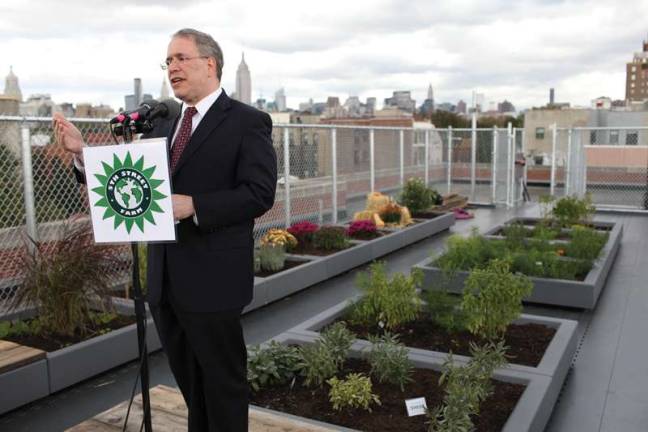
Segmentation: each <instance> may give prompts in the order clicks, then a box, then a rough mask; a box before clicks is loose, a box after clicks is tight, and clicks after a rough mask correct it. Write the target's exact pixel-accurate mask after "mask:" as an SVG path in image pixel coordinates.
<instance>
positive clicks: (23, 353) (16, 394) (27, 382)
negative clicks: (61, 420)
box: [0, 340, 49, 414]
mask: <svg viewBox="0 0 648 432" xmlns="http://www.w3.org/2000/svg"><path fill="white" fill-rule="evenodd" d="M0 389H2V391H0V414H3V413H5V412H7V411H10V410H12V409H14V408H17V407H19V406H21V405H24V404H26V403H29V402H31V401H34V400H36V399H40V398H42V397H45V396H47V395H48V394H49V386H48V379H47V361H46V360H45V352H44V351H41V350H38V349H35V348H30V347H25V346H22V345H18V344H16V343H13V342H8V341H3V340H0Z"/></svg>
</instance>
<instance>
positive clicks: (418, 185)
mask: <svg viewBox="0 0 648 432" xmlns="http://www.w3.org/2000/svg"><path fill="white" fill-rule="evenodd" d="M439 201H443V199H442V198H441V195H439V193H438V192H437V191H435V190H434V189H431V188H429V187H427V186H426V185H425V182H424V181H423V179H421V178H418V177H413V178H410V179H409V180H407V182H406V183H405V186H404V187H403V192H402V193H401V196H400V200H399V203H400V205H402V206H405V207H407V208H408V209H409V210H410V212H411V213H420V212H424V211H426V210H427V209H429V208H430V207H432V206H433V205H435V204H441V202H439Z"/></svg>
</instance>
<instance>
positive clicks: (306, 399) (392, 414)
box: [251, 359, 525, 432]
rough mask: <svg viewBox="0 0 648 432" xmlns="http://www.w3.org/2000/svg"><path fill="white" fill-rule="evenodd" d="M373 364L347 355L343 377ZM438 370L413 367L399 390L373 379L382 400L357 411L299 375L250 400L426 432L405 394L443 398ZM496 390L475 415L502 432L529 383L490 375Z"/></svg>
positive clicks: (349, 422)
mask: <svg viewBox="0 0 648 432" xmlns="http://www.w3.org/2000/svg"><path fill="white" fill-rule="evenodd" d="M370 369H371V367H370V366H369V364H368V363H366V362H365V361H362V360H357V359H349V360H347V363H346V365H345V367H344V370H343V371H342V372H341V373H339V374H338V377H340V378H343V377H345V376H346V375H347V374H348V373H352V372H361V373H364V374H365V375H367V376H368V375H369V372H370ZM440 376H441V375H440V373H439V372H436V371H433V370H431V369H414V371H413V374H412V376H411V378H412V382H410V383H409V384H407V385H406V386H405V391H401V389H400V387H399V386H398V385H393V384H381V383H379V382H378V381H377V380H375V379H373V378H372V383H373V386H372V390H373V393H374V394H376V395H378V397H379V398H380V402H381V405H372V412H368V411H364V410H362V409H357V410H352V411H350V410H342V411H335V410H333V408H332V405H331V403H330V402H329V399H328V391H329V386H328V385H327V384H325V385H323V386H322V387H319V388H308V387H305V386H304V385H303V384H302V379H301V377H298V378H297V379H296V382H295V385H294V386H293V387H292V389H291V388H290V385H283V386H274V387H269V388H267V389H262V390H261V391H259V392H257V393H252V395H251V401H252V403H253V404H255V405H257V406H261V407H264V408H270V409H274V410H277V411H283V412H286V413H289V414H293V415H298V416H301V417H306V418H310V419H315V420H319V421H323V422H327V423H331V424H335V425H339V426H344V427H348V428H353V429H358V430H364V431H371V432H416V431H421V432H425V431H427V425H426V422H427V416H425V415H421V416H416V417H408V416H407V411H406V409H405V399H412V398H417V397H425V398H426V401H427V406H428V408H430V409H432V408H433V407H435V406H438V405H440V404H441V403H442V401H443V396H444V393H443V389H441V388H440V387H439V385H438V382H439V378H440ZM491 383H492V384H493V390H494V392H493V394H492V395H491V396H490V397H489V398H488V399H486V400H485V401H484V402H483V403H482V405H481V407H480V414H479V416H476V417H475V418H473V422H474V423H475V428H476V429H475V430H476V431H479V432H486V431H488V432H496V431H501V430H502V427H503V426H504V424H505V423H506V420H507V419H508V417H509V415H510V414H511V412H512V411H513V409H514V408H515V405H516V404H517V402H518V400H519V399H520V396H521V395H522V393H523V392H524V389H525V386H523V385H520V384H511V383H505V382H502V381H495V380H491Z"/></svg>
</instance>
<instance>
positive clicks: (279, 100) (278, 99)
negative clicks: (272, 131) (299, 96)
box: [275, 87, 287, 112]
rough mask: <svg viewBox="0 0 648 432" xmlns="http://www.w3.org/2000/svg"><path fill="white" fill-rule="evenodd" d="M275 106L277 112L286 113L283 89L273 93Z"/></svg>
mask: <svg viewBox="0 0 648 432" xmlns="http://www.w3.org/2000/svg"><path fill="white" fill-rule="evenodd" d="M275 104H276V105H277V111H279V112H282V111H286V108H287V107H286V91H285V90H284V89H283V87H282V88H280V89H279V90H277V92H276V93H275Z"/></svg>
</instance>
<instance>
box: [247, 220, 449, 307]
mask: <svg viewBox="0 0 648 432" xmlns="http://www.w3.org/2000/svg"><path fill="white" fill-rule="evenodd" d="M454 222H455V219H454V214H452V213H448V214H444V215H442V216H439V217H436V218H434V219H428V220H419V221H418V223H416V224H414V225H411V226H408V227H406V228H403V229H393V230H391V229H390V230H388V231H389V234H386V235H384V236H382V237H379V238H376V239H374V240H368V241H361V240H352V241H351V242H352V243H353V245H354V246H353V247H350V248H348V249H345V250H342V251H339V252H336V253H334V254H331V255H327V256H313V255H293V254H288V258H289V259H302V260H305V261H308V262H307V263H305V264H302V265H300V266H297V267H293V268H290V269H287V270H285V271H281V272H278V273H276V274H273V275H271V276H269V277H267V278H260V277H255V279H254V300H253V302H252V303H251V304H250V305H249V306H248V307H246V308H245V310H244V312H249V311H251V310H254V309H256V308H258V307H261V306H263V305H266V304H268V303H272V302H274V301H277V300H279V299H281V298H284V297H287V296H289V295H292V294H294V293H296V292H298V291H301V290H303V289H305V288H308V287H309V286H311V285H315V284H316V283H319V282H322V281H324V280H326V279H330V278H333V277H335V276H337V275H339V274H341V273H344V272H346V271H348V270H351V269H352V268H354V267H357V266H360V265H362V264H365V263H368V262H370V261H372V260H374V259H376V258H379V257H381V256H383V255H386V254H388V253H390V252H393V251H395V250H397V249H400V248H403V247H405V246H408V245H410V244H412V243H415V242H417V241H420V240H422V239H424V238H426V237H429V236H432V235H434V234H437V233H439V232H441V231H444V230H446V229H449V228H450V227H451V226H452V225H454Z"/></svg>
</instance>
